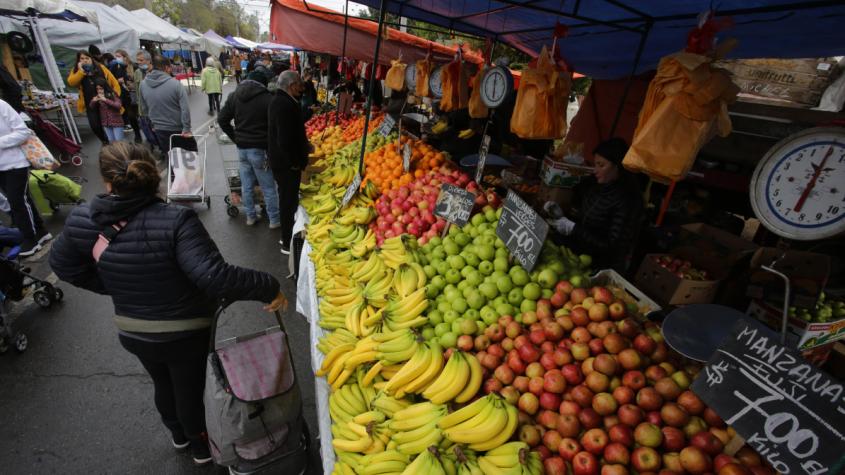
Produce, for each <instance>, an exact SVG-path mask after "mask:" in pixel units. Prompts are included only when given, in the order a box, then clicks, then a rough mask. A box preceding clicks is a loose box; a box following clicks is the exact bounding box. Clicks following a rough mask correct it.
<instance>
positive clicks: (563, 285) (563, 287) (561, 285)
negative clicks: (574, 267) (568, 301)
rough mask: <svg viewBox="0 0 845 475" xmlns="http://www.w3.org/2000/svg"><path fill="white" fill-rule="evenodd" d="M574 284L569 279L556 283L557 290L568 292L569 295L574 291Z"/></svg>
mask: <svg viewBox="0 0 845 475" xmlns="http://www.w3.org/2000/svg"><path fill="white" fill-rule="evenodd" d="M573 289H574V287H572V284H571V283H569V281H568V280H561V281H560V282H558V283H557V285H555V292H560V293H562V294H566V295H567V296H568V295H569V294H571V293H572V290H573Z"/></svg>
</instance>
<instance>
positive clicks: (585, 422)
mask: <svg viewBox="0 0 845 475" xmlns="http://www.w3.org/2000/svg"><path fill="white" fill-rule="evenodd" d="M578 421H579V422H580V423H581V425H582V426H583V427H584V428H585V429H596V428H598V427H599V426H600V425H601V416H600V415H598V413H597V412H596V411H594V410H593V408H591V407H585V408H584V409H581V412H579V413H578Z"/></svg>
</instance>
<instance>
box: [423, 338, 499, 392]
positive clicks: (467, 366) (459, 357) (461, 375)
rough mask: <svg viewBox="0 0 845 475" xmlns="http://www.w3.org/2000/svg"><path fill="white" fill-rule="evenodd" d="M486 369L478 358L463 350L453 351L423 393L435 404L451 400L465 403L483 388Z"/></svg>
mask: <svg viewBox="0 0 845 475" xmlns="http://www.w3.org/2000/svg"><path fill="white" fill-rule="evenodd" d="M483 377H484V370H483V368H482V367H481V363H479V362H478V358H476V357H475V356H473V355H470V354H467V353H464V352H462V351H453V352H452V354H451V355H450V356H449V360H448V361H447V362H446V366H444V367H443V372H441V373H440V375H439V376H437V379H435V380H434V382H432V383H431V384H430V385H429V386H428V387H427V388H426V389H425V391H423V393H422V395H423V397H424V398H426V399H428V400H429V401H431V402H433V403H435V404H445V403H447V402H449V401H455V402H457V403H465V402H467V401H469V400H470V399H472V398H473V397H474V396H475V394H476V393H477V392H478V390H479V389H480V388H481V380H482V379H483Z"/></svg>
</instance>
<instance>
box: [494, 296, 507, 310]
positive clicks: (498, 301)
mask: <svg viewBox="0 0 845 475" xmlns="http://www.w3.org/2000/svg"><path fill="white" fill-rule="evenodd" d="M492 303H493V306H494V307H495V306H496V305H501V304H503V303H508V296H507V294H501V295H499V296H498V297H496V298H495V299H493V302H492Z"/></svg>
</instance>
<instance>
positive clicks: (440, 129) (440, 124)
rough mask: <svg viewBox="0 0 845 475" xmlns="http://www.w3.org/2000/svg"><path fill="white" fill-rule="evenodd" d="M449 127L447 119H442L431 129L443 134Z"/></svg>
mask: <svg viewBox="0 0 845 475" xmlns="http://www.w3.org/2000/svg"><path fill="white" fill-rule="evenodd" d="M448 128H449V124H448V123H447V122H446V121H445V120H440V121H438V122H437V123H436V124H434V125H432V126H431V131H432V132H433V133H434V134H442V133H443V132H446V129H448Z"/></svg>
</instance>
